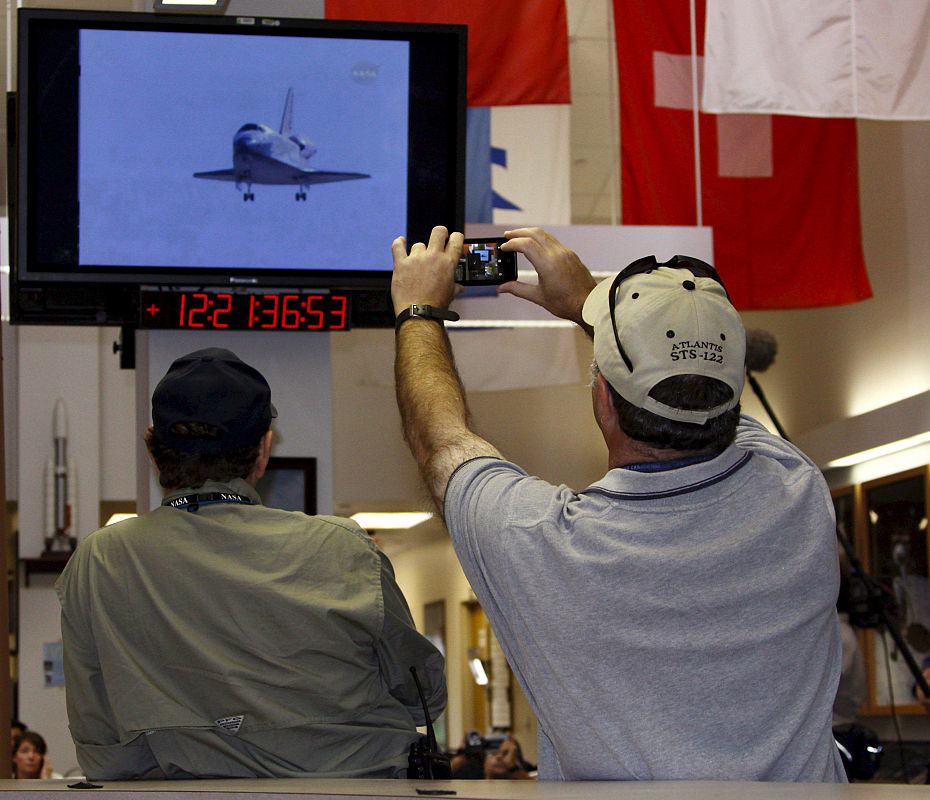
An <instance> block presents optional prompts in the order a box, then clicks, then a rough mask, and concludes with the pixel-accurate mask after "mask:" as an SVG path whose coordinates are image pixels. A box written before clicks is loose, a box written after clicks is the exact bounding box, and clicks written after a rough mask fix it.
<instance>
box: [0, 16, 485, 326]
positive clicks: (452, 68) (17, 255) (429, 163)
mask: <svg viewBox="0 0 930 800" xmlns="http://www.w3.org/2000/svg"><path fill="white" fill-rule="evenodd" d="M17 25H18V35H19V39H18V54H17V66H18V76H17V93H16V95H15V97H14V98H12V99H11V101H10V102H8V111H9V113H10V125H9V130H10V134H11V138H10V142H9V145H10V153H9V158H10V184H9V185H10V186H11V187H15V191H13V192H11V197H10V200H9V209H10V216H11V242H10V244H11V265H12V278H13V283H14V292H13V296H12V303H11V315H12V318H13V321H14V322H17V321H20V322H21V321H36V320H35V319H33V318H34V317H36V315H37V314H38V316H39V317H42V319H39V320H38V321H42V322H49V321H52V322H54V321H61V322H62V323H63V324H75V320H77V321H78V322H80V321H83V319H82V318H83V316H84V312H83V311H82V310H79V309H70V310H69V309H67V308H62V306H68V305H69V304H68V303H67V301H66V300H63V298H64V297H65V296H66V295H67V293H68V290H69V289H71V290H74V289H77V288H78V287H77V286H76V284H80V285H81V289H83V290H85V291H84V294H85V295H86V294H87V293H88V292H89V293H90V294H91V295H95V296H96V295H99V296H100V297H101V298H104V297H105V298H106V302H97V301H96V300H95V299H94V298H93V297H92V298H91V299H90V300H89V302H86V303H84V304H83V305H88V306H90V307H95V309H96V310H95V311H94V314H93V316H94V320H91V321H96V322H98V323H99V322H103V323H104V324H107V323H110V322H115V323H117V324H123V323H125V322H126V321H127V320H125V319H115V320H114V319H112V318H113V317H114V316H115V317H120V316H123V317H125V316H127V315H125V314H120V313H119V311H118V307H119V306H120V304H121V302H122V301H121V299H120V296H121V295H127V296H128V295H132V294H133V293H134V292H136V291H137V290H138V287H140V286H143V285H145V286H156V287H157V286H170V287H178V286H207V287H227V288H228V287H230V286H264V287H282V288H292V287H307V288H313V289H339V290H349V289H358V290H386V289H387V288H388V287H389V284H390V275H391V273H390V271H389V270H388V271H385V270H376V269H372V270H365V269H351V270H313V269H308V270H294V269H268V268H266V269H260V270H253V269H246V268H229V269H222V268H220V269H217V268H211V269H204V268H187V267H179V266H157V267H132V266H119V265H117V266H97V265H94V266H84V267H80V266H78V265H77V264H62V263H55V262H53V261H50V260H49V259H47V258H42V257H41V255H40V253H41V252H42V248H40V247H39V246H38V243H39V241H40V239H42V237H45V241H46V242H47V241H48V238H47V237H48V236H49V235H50V231H49V227H48V225H47V224H44V223H47V222H48V220H49V218H50V217H52V216H54V217H56V218H58V219H65V220H70V222H66V223H64V224H61V225H59V231H58V234H57V235H58V236H59V237H60V236H61V235H62V233H61V231H62V230H63V229H64V228H66V227H68V228H69V229H73V232H74V236H73V237H72V238H71V239H70V240H69V241H72V242H74V243H75V244H77V238H76V235H77V210H78V209H77V204H78V198H77V187H76V180H77V136H76V128H77V124H78V120H77V108H76V100H77V92H76V90H75V91H73V92H72V96H71V98H70V99H71V101H72V104H73V107H71V108H69V107H68V106H67V103H66V102H64V103H59V104H57V109H58V110H57V114H56V119H55V121H54V124H48V123H47V122H46V123H45V124H43V125H39V124H38V119H39V116H38V115H39V113H40V112H39V109H38V108H37V107H36V106H37V100H36V97H37V94H38V86H37V84H38V83H39V82H40V81H41V80H42V73H41V70H40V69H39V65H38V64H37V63H36V61H37V60H38V58H39V56H38V55H37V50H38V47H39V45H38V44H37V43H36V39H35V37H36V36H38V35H46V36H47V35H48V33H49V32H50V31H51V32H57V31H61V35H64V36H72V37H73V36H74V35H75V32H76V31H78V30H80V29H82V28H103V29H124V30H125V29H129V30H133V29H138V30H153V31H190V32H199V33H210V32H212V33H216V34H217V35H224V34H230V33H235V34H246V35H256V36H271V37H273V36H294V35H298V36H300V35H306V36H325V37H330V38H339V37H349V38H371V39H376V40H378V39H381V40H403V41H409V42H411V45H412V46H411V71H410V74H411V86H410V92H411V95H410V119H409V123H408V129H409V131H410V136H409V145H408V146H409V148H410V152H409V158H408V173H407V184H408V185H407V189H408V209H407V231H406V234H407V236H408V239H410V240H425V238H426V237H427V236H428V234H429V230H430V228H431V227H432V226H433V225H435V224H445V225H447V226H449V227H450V228H453V229H458V230H461V229H462V226H463V225H464V216H465V211H464V208H465V199H464V187H465V85H466V84H465V81H466V74H465V68H466V45H467V41H466V37H467V29H466V27H465V26H461V25H426V24H413V23H411V24H407V23H387V22H384V23H381V22H357V21H339V20H328V19H295V18H278V17H274V18H264V17H242V16H231V15H230V16H216V15H207V16H204V15H188V14H185V15H168V14H163V13H158V14H155V13H139V12H116V11H72V10H64V9H36V8H32V9H25V8H23V9H19V10H18V20H17ZM424 61H426V62H428V63H429V65H430V69H428V70H427V69H425V67H424ZM427 76H428V77H429V78H430V82H429V83H428V84H424V83H423V81H422V80H420V79H421V78H424V77H427ZM76 80H77V79H76V78H75V84H76ZM63 99H64V100H65V101H67V100H68V98H67V97H65V98H63ZM46 103H47V101H46ZM437 120H441V121H443V122H444V123H445V126H444V129H443V131H444V132H443V136H442V137H435V136H434V135H431V134H432V131H431V130H430V129H431V128H432V127H433V126H434V125H435V124H436V121H437ZM69 124H70V126H71V127H70V129H69V127H68V126H69ZM49 137H53V138H54V139H55V141H54V142H49V141H48V140H47V139H48V138H49ZM63 142H64V143H65V146H66V147H70V150H68V151H67V152H65V151H64V150H63V149H62V147H61V145H62V143H63ZM56 149H57V153H58V159H59V162H57V163H56V162H54V161H50V159H51V154H52V153H54V152H55V151H56ZM39 159H41V164H39V163H38V160H39ZM62 159H64V163H62V162H61V160H62ZM69 159H70V160H69ZM63 167H64V168H65V169H66V171H67V172H68V175H69V180H71V183H72V184H73V186H71V184H67V185H69V186H71V188H73V193H70V194H69V192H68V191H67V190H66V191H65V192H64V193H63V194H62V195H60V197H61V198H62V200H63V202H62V203H60V204H59V205H57V206H56V205H54V204H51V203H50V202H49V201H50V199H51V198H52V197H54V196H55V194H53V193H52V192H50V190H49V188H48V184H49V183H50V179H49V175H51V174H53V173H55V172H57V171H58V170H60V169H62V168H63ZM43 180H44V181H45V182H46V185H43V184H42V183H40V181H43ZM59 185H61V184H60V181H59V182H58V183H56V186H59ZM40 204H44V205H43V207H42V208H41V209H40V208H39V205H40ZM69 204H70V205H69ZM69 215H70V216H69ZM360 224H363V221H360ZM389 247H390V243H389V242H386V243H385V249H386V250H387V249H388V248H389ZM44 248H45V251H46V252H47V251H48V245H47V244H46V245H44ZM23 290H24V291H25V292H26V295H22V294H21V292H22V291H23ZM53 296H55V297H58V300H57V301H54V302H52V303H48V302H46V300H47V298H49V297H53ZM23 297H26V298H27V300H26V303H25V306H26V308H25V309H23V308H21V306H22V305H23V303H21V302H20V301H21V299H22V298H23ZM37 297H38V298H39V299H38V301H37V300H36V298H37ZM114 298H115V299H114ZM127 302H128V303H130V305H131V301H129V300H127ZM47 306H52V307H50V308H46V307H47ZM104 306H105V308H106V310H105V311H101V308H103V307H104ZM132 313H134V312H132ZM132 313H130V314H129V315H128V316H131V315H132ZM46 318H47V319H46Z"/></svg>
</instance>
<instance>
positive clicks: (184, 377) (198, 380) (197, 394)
mask: <svg viewBox="0 0 930 800" xmlns="http://www.w3.org/2000/svg"><path fill="white" fill-rule="evenodd" d="M276 416H278V413H277V411H276V410H275V407H274V406H273V405H272V404H271V387H270V386H269V385H268V381H266V380H265V378H264V376H263V375H262V374H261V373H260V372H259V371H258V370H257V369H255V367H252V366H249V365H248V364H246V363H245V362H244V361H242V360H241V359H240V358H239V357H238V356H237V355H236V354H235V353H233V352H231V351H229V350H224V349H223V348H221V347H208V348H206V349H205V350H196V351H194V352H193V353H188V354H187V355H186V356H181V357H180V358H179V359H177V360H176V361H174V363H172V365H171V366H170V367H169V368H168V371H167V372H166V373H165V377H164V378H162V379H161V380H160V381H159V382H158V386H156V387H155V391H154V392H153V394H152V425H153V427H154V428H155V435H156V436H157V438H158V440H159V441H161V442H162V443H163V444H164V445H165V446H166V447H170V448H172V449H173V450H180V451H183V452H186V453H194V454H199V455H217V454H221V453H225V452H229V451H231V450H235V449H237V448H240V447H247V446H249V445H253V444H256V443H257V442H258V441H259V439H261V437H262V436H263V435H264V434H265V432H266V431H267V430H268V429H269V428H270V427H271V420H272V419H273V418H274V417H276ZM184 423H205V424H206V425H208V426H210V427H211V428H212V429H214V432H213V433H212V434H211V435H192V434H191V432H190V431H189V430H188V429H187V426H186V425H185V424H184Z"/></svg>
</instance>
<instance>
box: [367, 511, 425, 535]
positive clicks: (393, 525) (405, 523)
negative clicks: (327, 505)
mask: <svg viewBox="0 0 930 800" xmlns="http://www.w3.org/2000/svg"><path fill="white" fill-rule="evenodd" d="M432 516H433V515H432V513H431V512H429V511H384V512H381V511H359V512H358V513H357V514H353V515H352V516H351V517H350V519H352V520H354V521H355V522H357V523H358V524H359V525H361V526H362V527H363V528H364V529H365V530H367V531H399V530H407V529H408V528H412V527H414V526H415V525H419V524H420V523H421V522H426V520H428V519H431V518H432Z"/></svg>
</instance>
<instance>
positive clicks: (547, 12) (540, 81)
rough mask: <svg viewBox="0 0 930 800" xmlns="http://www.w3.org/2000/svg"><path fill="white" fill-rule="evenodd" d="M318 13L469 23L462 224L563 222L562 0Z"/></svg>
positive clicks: (379, 2) (351, 3)
mask: <svg viewBox="0 0 930 800" xmlns="http://www.w3.org/2000/svg"><path fill="white" fill-rule="evenodd" d="M502 9H505V11H506V13H503V12H502ZM325 14H326V17H327V18H328V19H349V20H378V21H382V22H422V23H436V24H447V25H448V24H457V25H467V26H468V106H469V108H468V133H467V138H468V144H467V160H466V174H467V177H468V186H467V193H466V221H468V222H495V223H499V224H506V225H519V224H527V223H537V224H564V223H568V222H569V221H570V217H571V199H570V198H571V195H570V181H569V170H570V163H571V162H570V158H569V125H568V111H569V105H568V104H569V103H570V102H571V93H570V88H569V69H568V23H567V18H566V12H565V2H564V0H512V1H511V2H508V3H507V4H506V5H505V6H502V5H501V3H500V2H499V0H446V1H445V2H442V3H430V2H423V0H326V3H325Z"/></svg>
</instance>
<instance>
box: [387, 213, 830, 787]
mask: <svg viewBox="0 0 930 800" xmlns="http://www.w3.org/2000/svg"><path fill="white" fill-rule="evenodd" d="M507 236H508V237H509V238H510V241H509V242H508V243H507V244H505V245H504V249H508V250H514V251H518V252H521V253H523V254H524V255H525V256H526V257H527V258H528V259H529V261H530V262H531V263H532V264H533V266H534V268H535V269H536V272H537V273H538V277H539V282H538V285H536V284H524V283H520V282H514V283H510V284H506V285H504V286H503V287H502V289H501V290H502V291H505V292H510V293H512V294H514V295H517V296H520V297H523V298H525V299H528V300H530V301H532V302H535V303H537V304H539V305H540V306H542V307H543V308H545V309H547V310H548V311H550V312H551V313H553V314H554V315H556V316H558V317H562V318H563V319H567V320H571V321H572V322H575V323H577V324H578V325H580V326H581V327H582V328H583V329H584V330H585V331H586V332H587V333H588V334H589V335H591V336H593V339H594V357H595V362H596V369H595V377H594V380H593V385H592V401H593V408H594V416H595V419H596V421H597V424H598V426H599V428H600V430H601V432H602V434H603V437H604V441H605V442H606V444H607V450H608V465H607V466H608V472H607V474H606V475H605V476H604V477H603V478H602V479H600V480H599V481H597V482H596V483H594V484H593V485H591V486H589V487H587V488H586V489H584V490H582V491H580V492H579V491H573V490H572V489H569V488H568V487H566V486H554V485H551V484H549V483H546V482H545V481H542V480H540V479H538V478H535V477H532V476H529V475H527V474H526V472H524V471H523V470H522V469H520V467H519V466H517V465H516V464H513V463H511V462H509V461H507V460H506V459H505V458H503V457H502V456H501V454H500V453H499V452H498V451H497V449H496V448H495V447H494V446H493V445H491V444H490V443H488V442H486V441H485V440H483V439H482V438H481V437H479V436H477V435H476V434H475V433H474V432H472V431H471V429H470V428H469V424H468V412H467V407H466V402H465V397H464V392H463V389H462V385H461V382H460V381H459V378H458V374H457V373H456V370H455V366H454V364H453V360H452V354H451V348H450V345H449V340H448V337H447V335H446V333H445V331H444V328H443V324H442V319H444V318H449V317H448V310H447V307H448V305H449V304H450V303H451V301H452V299H453V297H454V294H455V287H454V284H453V274H454V273H453V270H454V265H455V263H456V261H457V260H458V256H459V253H460V251H461V248H462V235H461V234H459V233H453V234H452V235H451V236H449V235H448V232H447V231H446V229H445V228H441V227H440V228H435V229H434V230H433V232H432V235H431V237H430V240H429V242H428V243H427V244H424V243H416V244H414V245H413V246H412V247H411V248H410V249H409V252H408V249H407V244H406V242H405V241H404V240H403V239H402V238H401V239H397V240H395V242H394V244H393V254H394V278H393V284H392V296H393V301H394V308H395V313H397V314H398V322H397V343H396V344H397V354H396V363H395V371H396V380H397V397H398V404H399V407H400V411H401V416H402V419H403V424H404V432H405V435H406V438H407V441H408V443H409V445H410V448H411V450H412V452H413V455H414V457H415V458H416V460H417V462H418V463H419V466H420V469H421V472H422V474H423V476H424V480H425V482H426V484H427V486H428V488H429V490H430V491H431V493H432V495H433V497H434V499H435V501H436V504H437V506H438V507H439V508H440V509H442V510H443V513H444V517H445V521H446V525H447V527H448V529H449V533H450V535H451V537H452V541H453V544H454V546H455V549H456V552H457V554H458V556H459V559H460V561H461V562H462V566H463V568H464V570H465V574H466V575H467V577H468V579H469V581H470V582H471V585H472V587H473V588H474V590H475V593H476V595H477V597H478V600H479V601H480V603H481V605H482V606H483V608H484V610H485V611H486V612H487V614H488V617H489V618H490V620H491V624H492V625H493V627H494V630H495V632H496V634H497V637H498V639H499V640H500V642H501V645H502V647H503V649H504V652H505V653H506V655H507V659H508V661H509V662H510V665H511V667H512V668H513V670H514V673H515V675H516V677H517V679H518V680H519V681H520V684H521V686H522V687H523V689H524V691H525V692H526V695H527V697H528V698H529V701H530V703H531V704H532V706H533V710H534V711H535V713H536V715H537V717H538V719H539V771H540V777H542V778H543V779H549V780H581V779H587V780H613V779H620V780H675V779H692V780H724V779H726V780H768V781H827V782H834V781H836V782H842V781H844V780H845V776H844V772H843V767H842V764H841V761H840V758H839V754H838V752H837V750H836V747H835V745H834V742H833V737H832V733H831V710H832V705H833V698H834V696H835V693H836V686H837V681H838V677H839V671H840V659H841V646H840V637H839V628H838V624H837V616H836V611H835V602H836V596H837V590H838V586H839V574H838V564H837V555H836V539H835V528H834V518H833V507H832V503H831V500H830V495H829V492H828V491H827V487H826V484H825V483H824V480H823V477H822V476H821V474H820V472H819V471H818V470H817V469H816V467H815V465H814V464H813V463H811V461H810V460H809V459H808V458H807V457H806V456H804V454H803V453H801V452H800V451H799V450H797V448H795V447H793V446H792V445H791V444H789V443H788V442H786V441H784V440H783V439H780V438H778V437H775V436H773V435H771V434H770V433H768V432H767V431H766V430H765V429H764V428H763V426H762V425H760V424H759V423H758V422H756V421H755V420H752V419H750V418H749V417H745V416H743V417H740V415H739V399H740V394H741V391H742V386H743V378H744V375H745V366H744V360H745V333H744V331H743V327H742V324H741V321H740V318H739V315H738V313H737V312H736V311H735V310H734V308H733V306H732V305H731V304H730V302H729V299H728V297H727V295H726V292H725V290H724V288H723V286H722V284H721V283H720V281H719V278H718V276H717V275H716V272H715V271H714V270H713V268H712V267H711V266H710V265H708V264H705V263H704V262H701V261H700V260H698V259H694V258H688V257H683V256H676V257H675V258H673V259H671V260H670V261H669V262H666V263H665V264H661V263H658V262H657V261H656V259H655V258H653V257H647V258H644V259H640V260H638V261H636V262H634V263H633V264H631V265H630V266H629V267H628V268H627V269H626V270H624V271H623V272H622V273H620V274H619V275H618V276H617V277H616V278H615V279H613V280H609V279H608V280H606V281H604V282H602V283H601V284H598V285H597V286H595V281H594V279H593V278H592V277H591V274H590V273H589V272H588V270H587V269H586V268H585V266H584V265H583V264H582V263H581V261H580V260H579V259H578V257H577V256H576V255H575V254H574V253H572V252H571V251H569V250H567V249H566V248H565V247H563V246H562V245H561V244H560V243H559V242H558V241H557V240H556V239H554V238H553V237H551V236H550V235H548V234H547V233H546V232H545V231H542V230H540V229H538V228H528V229H520V230H514V231H510V232H508V233H507ZM413 306H416V308H413ZM515 357H518V356H516V355H515Z"/></svg>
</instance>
